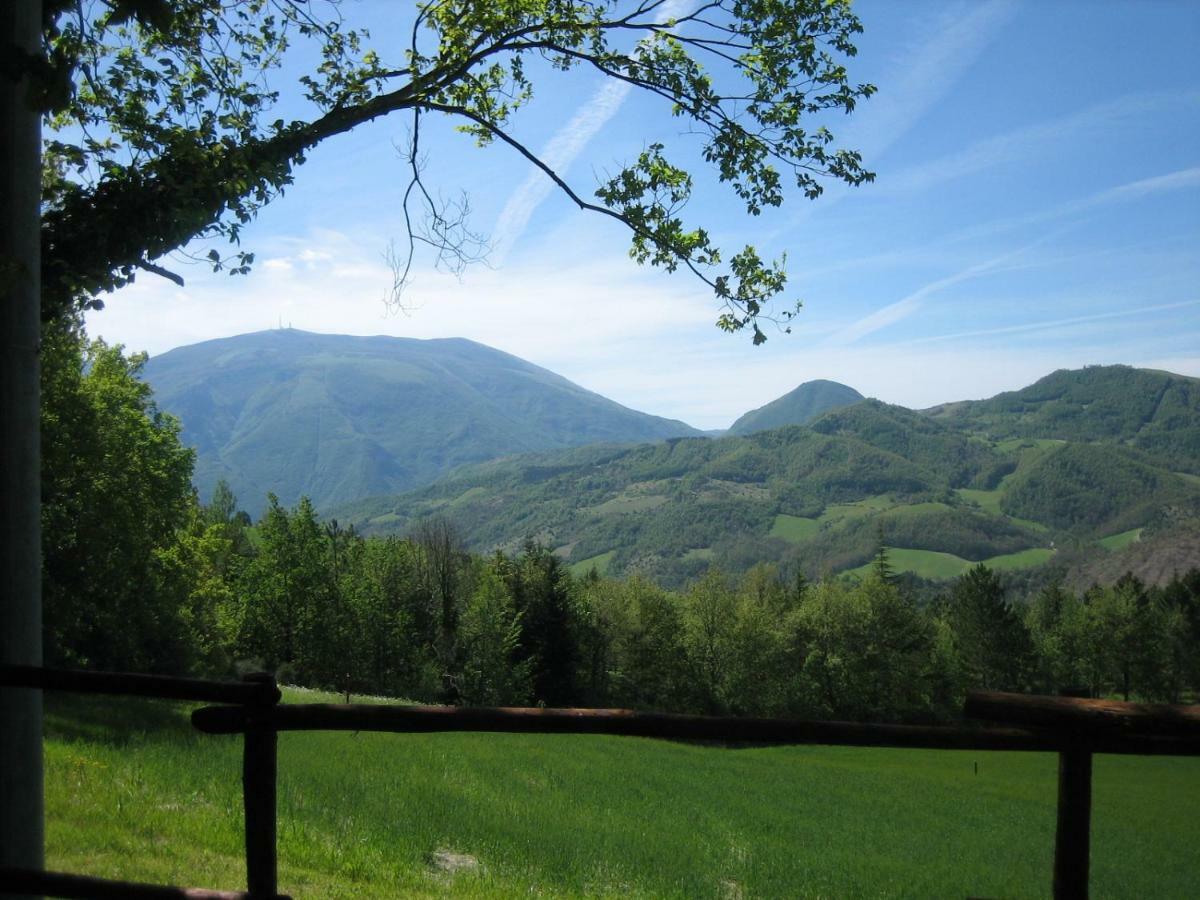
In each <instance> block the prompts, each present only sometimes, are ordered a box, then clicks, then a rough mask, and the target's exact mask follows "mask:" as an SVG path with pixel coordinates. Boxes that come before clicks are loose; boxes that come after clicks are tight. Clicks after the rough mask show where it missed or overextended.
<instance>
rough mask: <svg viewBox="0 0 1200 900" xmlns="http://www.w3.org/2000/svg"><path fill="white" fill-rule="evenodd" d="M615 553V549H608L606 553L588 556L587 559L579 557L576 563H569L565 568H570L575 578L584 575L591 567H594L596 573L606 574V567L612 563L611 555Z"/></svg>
mask: <svg viewBox="0 0 1200 900" xmlns="http://www.w3.org/2000/svg"><path fill="white" fill-rule="evenodd" d="M616 555H617V551H616V550H609V551H608V552H607V553H600V554H598V555H596V556H589V557H588V558H587V559H581V560H580V561H579V562H577V563H571V565H569V566H567V568H568V569H570V570H571V574H572V575H574V576H575V577H576V578H582V577H584V576H585V575H587V573H588V572H590V571H591V570H592V569H593V568H595V570H596V574H597V575H607V574H608V567H609V566H610V565H611V564H612V560H613V557H614V556H616Z"/></svg>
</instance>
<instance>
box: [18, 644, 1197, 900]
mask: <svg viewBox="0 0 1200 900" xmlns="http://www.w3.org/2000/svg"><path fill="white" fill-rule="evenodd" d="M0 687H6V688H31V689H39V690H63V691H74V692H83V693H105V694H118V695H126V696H140V697H156V698H163V699H170V700H186V701H193V702H201V703H217V704H221V705H219V706H205V707H201V708H199V709H196V710H194V711H193V713H192V724H193V726H194V727H195V728H196V729H197V730H199V731H202V732H205V733H208V734H241V735H243V753H242V791H243V801H244V806H245V828H246V880H247V887H248V890H247V891H245V892H237V891H214V890H206V889H201V888H181V887H174V886H165V885H148V884H133V883H129V882H122V881H114V880H107V879H99V878H91V877H89V876H83V875H72V874H67V873H59V872H34V871H29V870H22V869H11V868H3V869H0V895H6V894H8V895H11V894H22V895H39V894H40V895H45V896H50V897H64V898H97V900H105V898H110V897H130V898H134V900H137V898H146V900H175V898H180V900H186V898H192V900H235V898H237V900H289V898H287V897H286V896H285V895H282V894H279V892H278V874H277V858H276V805H277V804H276V780H277V765H278V756H277V739H278V734H279V732H280V731H313V730H319V731H382V732H398V733H431V732H444V731H475V732H509V733H521V734H611V735H630V736H640V737H654V738H674V739H693V740H713V741H722V742H729V743H745V742H752V743H772V744H830V745H839V746H859V747H908V748H926V749H954V750H1001V751H1027V752H1055V753H1058V755H1059V775H1058V824H1057V830H1056V835H1055V851H1054V882H1053V885H1054V897H1055V900H1086V898H1087V896H1088V863H1089V852H1090V830H1091V785H1092V756H1093V754H1095V753H1117V754H1137V755H1169V756H1200V706H1162V705H1157V706H1152V705H1146V704H1138V703H1122V702H1117V701H1110V700H1090V699H1083V698H1065V697H1038V696H1029V695H1023V694H1003V693H988V692H972V693H970V694H969V695H968V696H967V701H966V705H965V708H964V712H965V714H966V717H967V718H968V719H973V720H979V721H982V722H987V723H990V724H961V725H947V726H925V725H880V724H869V723H856V722H820V721H806V720H797V719H746V718H733V717H717V716H684V715H667V714H658V713H638V712H633V711H630V710H619V709H541V708H537V709H525V708H520V709H515V708H486V709H471V708H460V707H439V706H411V707H410V706H378V705H361V704H345V705H342V704H337V705H333V704H303V705H300V704H296V705H293V704H287V705H283V706H281V705H279V701H280V699H281V695H280V692H279V688H278V686H277V685H276V684H275V679H274V678H273V677H272V676H271V675H264V674H255V675H249V676H246V678H244V679H243V680H242V681H240V682H228V681H207V680H200V679H190V678H173V677H168V676H159V675H134V674H128V673H118V672H86V671H75V670H67V669H46V668H40V667H34V666H0Z"/></svg>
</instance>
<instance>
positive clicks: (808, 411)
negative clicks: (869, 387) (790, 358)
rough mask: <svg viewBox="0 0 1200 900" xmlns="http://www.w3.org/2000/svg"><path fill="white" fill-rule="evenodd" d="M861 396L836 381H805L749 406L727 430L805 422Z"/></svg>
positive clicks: (734, 431)
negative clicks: (754, 405)
mask: <svg viewBox="0 0 1200 900" xmlns="http://www.w3.org/2000/svg"><path fill="white" fill-rule="evenodd" d="M862 399H863V395H862V394H860V393H859V392H858V391H856V390H855V389H854V388H852V387H847V386H846V385H844V384H838V383H837V382H836V381H824V380H818V381H806V382H805V383H804V384H802V385H800V387H798V388H796V389H795V390H794V391H789V392H788V393H786V394H784V395H783V396H782V397H778V398H776V399H775V400H772V401H771V402H770V403H768V404H767V405H766V406H760V407H759V408H758V409H752V410H750V412H748V413H746V414H745V415H743V416H741V417H740V418H739V419H738V420H737V421H736V422H734V423H733V424H732V425H730V426H729V433H730V434H752V433H754V432H755V431H767V430H768V429H771V428H783V427H784V426H785V425H807V424H808V423H809V422H811V421H812V420H813V419H815V418H817V416H819V415H821V414H822V413H825V412H828V411H829V410H831V409H837V408H838V407H840V406H849V405H850V404H851V403H857V402H858V401H859V400H862Z"/></svg>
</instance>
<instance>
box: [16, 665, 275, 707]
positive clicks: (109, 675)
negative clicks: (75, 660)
mask: <svg viewBox="0 0 1200 900" xmlns="http://www.w3.org/2000/svg"><path fill="white" fill-rule="evenodd" d="M0 687H26V688H38V689H41V690H45V691H71V692H74V693H80V694H118V695H123V696H130V697H158V698H160V699H163V700H192V701H196V702H200V703H278V702H279V699H280V696H281V695H280V693H279V688H277V687H275V685H274V684H273V683H271V684H265V683H257V682H243V681H207V680H202V679H199V678H174V677H171V676H168V675H140V674H134V673H131V672H89V671H86V670H83V669H47V668H42V667H41V666H7V665H6V666H0Z"/></svg>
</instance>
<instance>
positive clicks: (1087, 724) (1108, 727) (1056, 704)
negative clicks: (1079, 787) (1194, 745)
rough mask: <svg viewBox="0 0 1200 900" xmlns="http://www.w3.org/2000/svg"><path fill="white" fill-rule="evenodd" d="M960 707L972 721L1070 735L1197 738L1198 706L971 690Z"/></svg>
mask: <svg viewBox="0 0 1200 900" xmlns="http://www.w3.org/2000/svg"><path fill="white" fill-rule="evenodd" d="M964 711H965V713H966V715H967V717H968V718H971V719H981V720H984V721H988V722H999V723H1003V724H1005V725H1027V726H1034V727H1038V728H1054V729H1060V730H1064V731H1070V732H1071V733H1073V734H1088V735H1098V734H1123V735H1164V736H1169V737H1180V738H1186V737H1191V738H1196V737H1200V706H1167V705H1165V704H1150V703H1125V702H1122V701H1120V700H1092V699H1087V698H1082V697H1043V696H1036V695H1031V694H1008V693H999V692H994V691H972V692H970V693H968V694H967V702H966V705H965V707H964Z"/></svg>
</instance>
